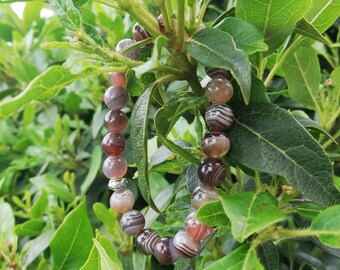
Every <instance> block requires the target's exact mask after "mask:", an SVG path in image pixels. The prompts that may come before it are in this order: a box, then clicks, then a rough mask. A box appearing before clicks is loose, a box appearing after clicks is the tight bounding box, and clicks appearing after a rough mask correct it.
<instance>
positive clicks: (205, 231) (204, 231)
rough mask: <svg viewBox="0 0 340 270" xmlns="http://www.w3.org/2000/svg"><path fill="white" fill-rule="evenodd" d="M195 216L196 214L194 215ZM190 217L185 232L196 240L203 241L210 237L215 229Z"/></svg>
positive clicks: (186, 222)
mask: <svg viewBox="0 0 340 270" xmlns="http://www.w3.org/2000/svg"><path fill="white" fill-rule="evenodd" d="M193 214H194V215H195V212H194V213H193ZM194 215H189V216H188V217H187V219H186V221H185V231H186V232H187V234H188V235H189V236H190V237H191V238H192V239H194V240H197V241H201V240H204V239H205V238H207V237H209V236H210V235H211V233H212V231H213V228H212V227H210V226H208V225H205V224H203V223H202V222H201V221H199V220H197V219H195V218H194V217H193V216H194Z"/></svg>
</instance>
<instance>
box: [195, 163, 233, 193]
mask: <svg viewBox="0 0 340 270" xmlns="http://www.w3.org/2000/svg"><path fill="white" fill-rule="evenodd" d="M226 173H227V172H226V168H225V166H224V164H223V162H222V161H221V160H219V159H216V158H206V159H204V160H202V161H201V163H200V165H199V166H198V169H197V174H198V178H199V179H200V180H201V182H202V183H203V184H204V185H206V186H211V187H213V186H218V185H219V184H221V183H222V182H223V180H224V179H225V177H226Z"/></svg>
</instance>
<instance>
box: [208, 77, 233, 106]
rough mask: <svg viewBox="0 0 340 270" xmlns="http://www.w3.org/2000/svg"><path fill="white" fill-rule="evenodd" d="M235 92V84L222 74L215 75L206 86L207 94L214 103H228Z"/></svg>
mask: <svg viewBox="0 0 340 270" xmlns="http://www.w3.org/2000/svg"><path fill="white" fill-rule="evenodd" d="M233 93H234V88H233V85H232V84H231V82H230V81H229V80H228V79H227V78H225V77H224V76H222V75H217V76H215V77H213V78H212V79H211V80H210V81H209V83H208V84H207V86H206V88H205V94H206V96H207V98H208V100H209V101H211V103H213V104H217V103H227V102H228V101H229V100H230V99H231V98H232V96H233Z"/></svg>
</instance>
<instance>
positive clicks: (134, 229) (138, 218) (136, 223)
mask: <svg viewBox="0 0 340 270" xmlns="http://www.w3.org/2000/svg"><path fill="white" fill-rule="evenodd" d="M144 226H145V218H144V216H143V214H142V213H141V212H139V211H138V210H132V211H129V212H127V213H125V214H124V215H123V216H122V218H121V219H120V227H121V228H122V230H123V231H124V232H125V233H126V234H128V235H137V234H139V233H140V232H141V231H142V230H143V229H144Z"/></svg>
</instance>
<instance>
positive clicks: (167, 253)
mask: <svg viewBox="0 0 340 270" xmlns="http://www.w3.org/2000/svg"><path fill="white" fill-rule="evenodd" d="M154 255H155V257H156V259H157V261H159V262H160V263H161V264H164V265H171V264H173V263H174V262H175V261H176V260H177V257H178V256H177V253H176V251H175V248H174V244H173V238H172V237H163V238H161V239H159V240H158V241H157V242H156V244H155V249H154Z"/></svg>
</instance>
